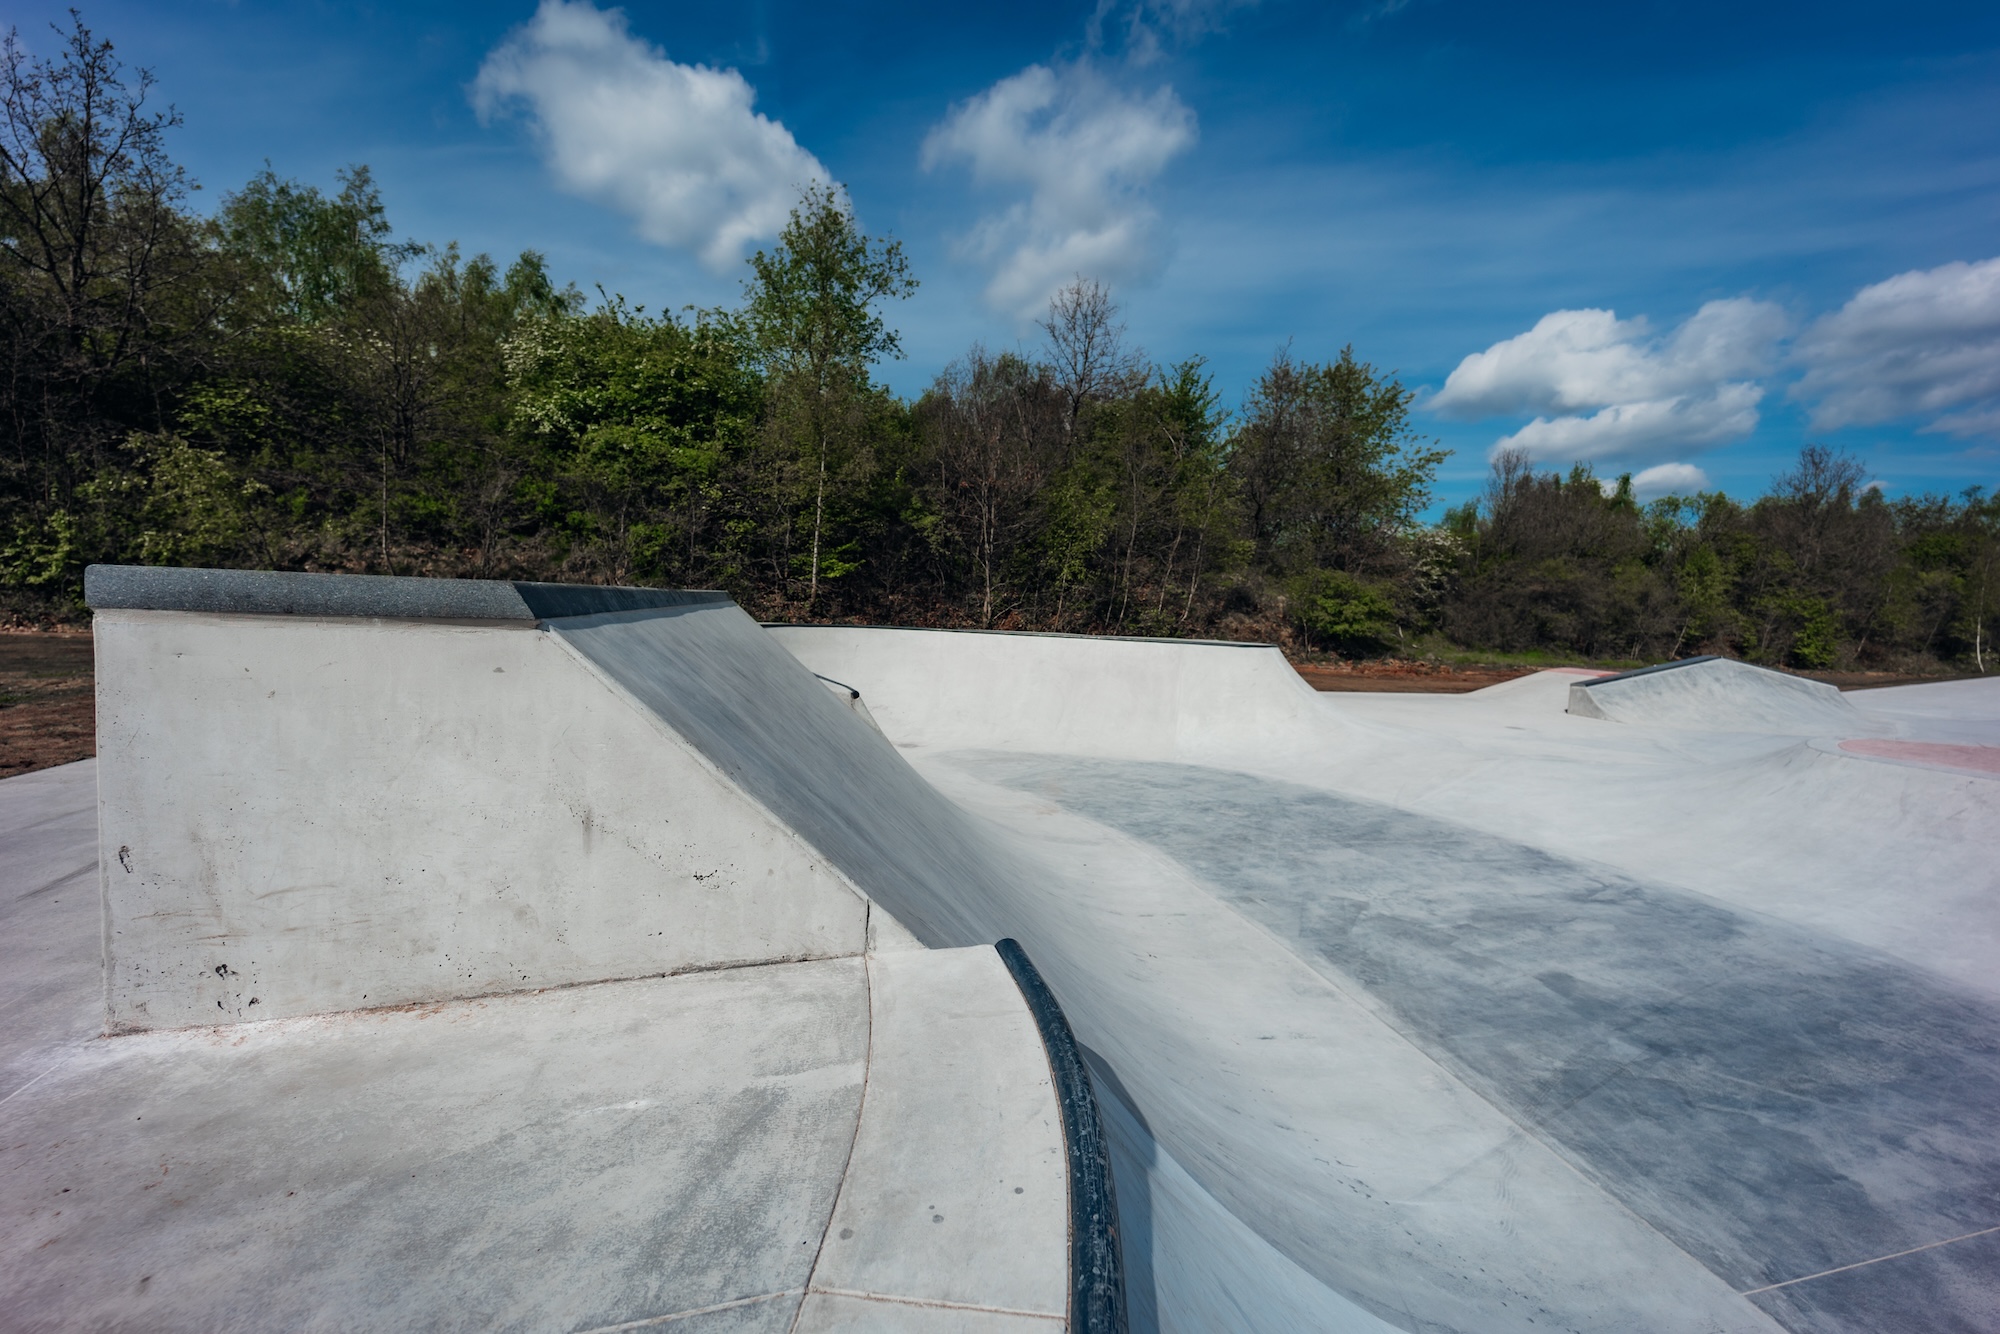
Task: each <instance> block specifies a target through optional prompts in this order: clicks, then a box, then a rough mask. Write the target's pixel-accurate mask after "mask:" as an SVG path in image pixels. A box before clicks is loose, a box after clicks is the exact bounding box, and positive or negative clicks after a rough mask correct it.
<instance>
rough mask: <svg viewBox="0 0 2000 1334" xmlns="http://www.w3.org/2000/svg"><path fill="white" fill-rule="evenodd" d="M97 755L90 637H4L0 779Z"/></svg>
mask: <svg viewBox="0 0 2000 1334" xmlns="http://www.w3.org/2000/svg"><path fill="white" fill-rule="evenodd" d="M96 753H97V696H96V684H95V662H94V659H93V654H92V646H91V639H90V636H89V635H88V634H75V633H67V634H66V633H63V632H61V631H0V778H11V777H13V776H14V775H15V774H25V773H32V772H33V771H34V770H36V769H49V768H53V767H55V766H56V765H58V764H68V763H70V762H71V761H74V760H84V759H89V758H90V757H91V756H92V755H95V754H96Z"/></svg>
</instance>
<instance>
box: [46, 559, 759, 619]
mask: <svg viewBox="0 0 2000 1334" xmlns="http://www.w3.org/2000/svg"><path fill="white" fill-rule="evenodd" d="M83 596H84V601H86V602H88V603H89V604H90V606H91V607H92V608H93V609H94V610H98V611H105V610H111V609H119V610H130V611H196V612H218V613H233V614H237V615H250V616H355V617H360V616H370V617H381V618H385V619H395V620H424V621H433V620H452V621H527V622H534V621H543V620H554V619H559V618H562V617H566V616H592V615H598V614H601V613H604V612H619V611H645V610H649V609H652V608H657V607H684V606H690V605H696V604H702V603H712V602H727V601H729V600H730V599H729V595H728V594H727V593H714V592H706V591H689V590H686V589H674V588H621V587H609V586H598V585H591V584H534V583H507V582H500V581H496V580H485V579H408V578H401V577H395V576H389V575H379V574H301V573H296V572H291V571H281V570H191V569H178V568H169V567H160V566H148V565H93V566H91V567H90V568H89V569H87V570H85V571H84V573H83Z"/></svg>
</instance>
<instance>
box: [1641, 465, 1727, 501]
mask: <svg viewBox="0 0 2000 1334" xmlns="http://www.w3.org/2000/svg"><path fill="white" fill-rule="evenodd" d="M1712 485H1713V483H1711V482H1710V481H1709V480H1708V474H1707V473H1705V472H1703V471H1702V470H1701V469H1699V468H1697V467H1695V466H1694V465H1693V464H1692V463H1659V464H1655V465H1654V466H1653V467H1650V468H1647V469H1645V470H1644V471H1642V472H1639V473H1637V474H1635V475H1634V476H1633V478H1632V494H1634V495H1635V496H1637V497H1638V498H1639V499H1641V500H1657V499H1658V498H1659V497H1661V496H1686V495H1693V494H1694V493H1695V492H1698V491H1706V490H1708V489H1709V488H1710V487H1711V486H1712Z"/></svg>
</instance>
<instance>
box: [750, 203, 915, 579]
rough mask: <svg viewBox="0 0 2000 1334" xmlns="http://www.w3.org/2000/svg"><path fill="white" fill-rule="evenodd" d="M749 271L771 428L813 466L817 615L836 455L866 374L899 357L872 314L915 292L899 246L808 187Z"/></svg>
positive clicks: (849, 430)
mask: <svg viewBox="0 0 2000 1334" xmlns="http://www.w3.org/2000/svg"><path fill="white" fill-rule="evenodd" d="M750 267H751V270H752V272H753V274H754V277H753V278H752V279H751V280H750V281H749V282H747V283H745V285H744V287H745V295H746V296H747V298H748V303H747V307H746V310H745V320H746V322H747V324H748V327H749V329H750V332H751V336H752V338H753V339H754V341H755V344H756V347H757V348H758V350H759V352H760V353H761V355H762V358H763V363H764V366H765V368H766V370H767V371H768V373H769V374H770V375H771V377H772V380H773V385H772V390H773V393H772V405H773V409H774V411H773V425H774V426H775V427H776V428H777V430H778V432H779V433H780V434H781V435H783V436H785V437H787V438H788V439H789V441H790V443H791V444H792V445H793V447H794V448H795V449H797V450H799V452H801V453H802V454H803V455H804V457H805V461H806V465H807V466H806V469H805V472H806V475H807V478H808V483H807V484H808V487H809V489H810V492H811V495H812V510H813V517H812V542H811V551H810V555H809V557H808V561H807V593H806V604H807V605H808V606H811V605H812V604H813V603H814V602H815V601H816V600H817V598H818V596H819V583H820V577H821V573H822V548H823V546H824V542H825V535H826V519H827V488H828V483H829V479H830V476H831V475H832V473H833V468H834V455H835V452H836V451H837V450H841V449H843V447H847V446H851V445H852V444H853V443H855V442H854V440H853V436H854V434H855V432H854V430H853V427H854V426H855V424H856V418H857V416H858V415H861V414H860V413H859V412H858V409H860V408H862V406H863V405H862V404H861V402H860V400H862V399H864V398H865V397H866V396H867V394H868V391H869V379H868V375H869V369H870V368H871V367H872V366H873V365H874V364H875V363H876V362H877V361H880V360H881V359H882V358H884V357H900V356H902V352H903V349H902V344H901V342H900V341H899V340H898V337H897V334H896V331H895V330H894V329H892V328H890V327H889V326H888V324H887V322H886V321H885V320H884V319H883V318H882V316H881V315H880V314H879V313H878V312H877V309H876V307H877V306H879V305H880V304H881V303H882V302H884V301H887V300H891V299H894V300H903V299H906V298H907V297H909V296H910V295H911V293H913V292H915V291H916V287H917V283H916V279H914V278H912V277H910V275H909V265H908V263H907V262H906V261H905V260H904V258H903V247H902V244H901V243H900V242H897V241H888V240H884V239H881V238H875V237H869V236H866V235H864V234H863V233H862V231H861V229H860V227H859V226H858V225H857V224H856V222H855V220H854V212H853V209H852V207H851V206H850V205H849V203H848V200H847V196H846V194H845V193H844V192H843V191H841V190H840V189H839V188H837V187H835V186H808V187H807V188H806V190H805V192H804V194H803V195H802V196H801V197H800V199H799V203H798V205H797V206H796V207H795V208H793V210H792V215H791V220H790V222H788V223H787V224H786V226H785V229H784V231H783V232H781V233H780V234H779V236H778V244H777V246H776V247H775V248H774V249H773V250H771V251H770V252H769V253H766V252H765V251H762V250H760V251H758V252H757V253H756V255H754V256H753V257H752V258H751V260H750Z"/></svg>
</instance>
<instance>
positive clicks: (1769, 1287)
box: [1737, 1227, 2000, 1297]
mask: <svg viewBox="0 0 2000 1334" xmlns="http://www.w3.org/2000/svg"><path fill="white" fill-rule="evenodd" d="M1995 1232H2000V1227H1983V1228H1981V1229H1979V1231H1977V1232H1961V1233H1960V1234H1959V1235H1958V1236H1956V1237H1946V1238H1945V1239H1944V1240H1942V1241H1927V1242H1925V1243H1924V1244H1923V1245H1921V1246H1912V1247H1910V1249H1909V1250H1907V1251H1894V1252H1892V1253H1890V1254H1888V1255H1878V1256H1876V1257H1875V1258H1874V1259H1872V1260H1856V1261H1855V1262H1854V1263H1853V1264H1851V1265H1841V1266H1839V1267H1838V1268H1836V1269H1822V1270H1820V1271H1819V1272H1818V1273H1817V1274H1802V1275H1800V1276H1799V1277H1798V1278H1788V1279H1786V1280H1785V1281H1784V1282H1783V1283H1766V1284H1765V1285H1764V1286H1763V1287H1761V1288H1745V1289H1744V1290H1743V1291H1742V1292H1740V1293H1738V1294H1737V1296H1739V1297H1755V1296H1756V1295H1757V1294H1758V1293H1760V1292H1776V1291H1777V1290H1778V1289H1779V1288H1789V1287H1791V1286H1792V1284H1794V1283H1810V1282H1812V1281H1813V1280H1814V1279H1816V1278H1826V1277H1828V1276H1829V1275H1832V1274H1845V1273H1846V1272H1847V1271H1848V1270H1850V1269H1866V1268H1867V1267H1868V1266H1869V1265H1879V1264H1881V1263H1882V1262H1883V1261H1884V1260H1900V1259H1902V1258H1903V1257H1904V1256H1906V1255H1915V1254H1916V1253H1917V1252H1919V1251H1934V1250H1936V1249H1937V1248H1938V1247H1940V1246H1949V1245H1951V1244H1952V1243H1953V1242H1956V1241H1971V1240H1972V1239H1973V1238H1974V1237H1987V1236H1991V1235H1992V1234H1993V1233H1995Z"/></svg>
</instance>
